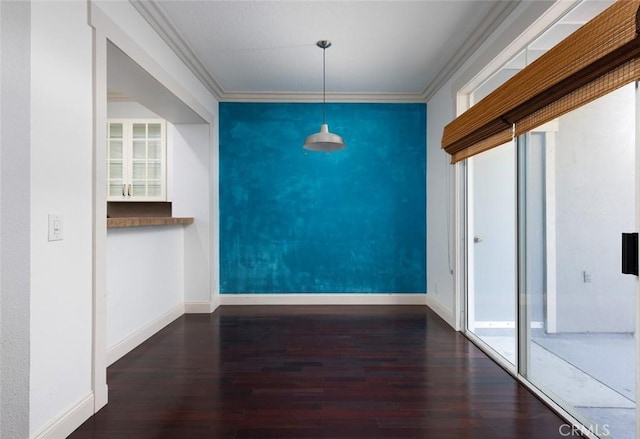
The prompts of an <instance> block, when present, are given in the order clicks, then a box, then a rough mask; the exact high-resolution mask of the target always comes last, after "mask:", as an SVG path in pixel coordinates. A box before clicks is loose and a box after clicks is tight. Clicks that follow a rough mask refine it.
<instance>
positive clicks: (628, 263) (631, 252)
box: [622, 233, 638, 276]
mask: <svg viewBox="0 0 640 439" xmlns="http://www.w3.org/2000/svg"><path fill="white" fill-rule="evenodd" d="M622 273H623V274H634V275H636V276H637V275H638V234H637V233H623V234H622Z"/></svg>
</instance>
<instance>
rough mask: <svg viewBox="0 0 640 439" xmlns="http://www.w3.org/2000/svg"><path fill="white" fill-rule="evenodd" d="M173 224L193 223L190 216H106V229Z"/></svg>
mask: <svg viewBox="0 0 640 439" xmlns="http://www.w3.org/2000/svg"><path fill="white" fill-rule="evenodd" d="M174 224H193V218H190V217H183V218H177V217H162V216H158V217H151V216H149V217H131V218H107V229H116V228H121V227H145V226H170V225H174Z"/></svg>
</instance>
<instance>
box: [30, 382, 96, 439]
mask: <svg viewBox="0 0 640 439" xmlns="http://www.w3.org/2000/svg"><path fill="white" fill-rule="evenodd" d="M91 416H93V392H91V393H89V394H88V395H87V396H85V397H84V398H82V400H80V402H78V403H77V404H76V405H74V406H73V407H71V408H70V409H69V410H67V411H66V412H65V413H63V414H62V415H61V416H59V417H58V418H56V419H54V420H53V421H51V422H50V423H49V424H48V425H47V426H46V427H45V428H43V429H42V430H41V431H40V432H39V433H38V434H37V435H35V436H34V439H65V438H66V437H68V436H69V435H70V434H71V433H73V432H74V430H75V429H77V428H78V427H80V426H81V425H82V424H83V423H84V421H86V420H87V419H89V418H90V417H91Z"/></svg>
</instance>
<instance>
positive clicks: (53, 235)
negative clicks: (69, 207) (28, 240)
mask: <svg viewBox="0 0 640 439" xmlns="http://www.w3.org/2000/svg"><path fill="white" fill-rule="evenodd" d="M62 231H63V220H62V215H52V214H49V241H62V238H63V234H62Z"/></svg>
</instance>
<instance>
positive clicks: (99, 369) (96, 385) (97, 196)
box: [90, 8, 109, 413]
mask: <svg viewBox="0 0 640 439" xmlns="http://www.w3.org/2000/svg"><path fill="white" fill-rule="evenodd" d="M90 11H91V12H93V9H91V8H90ZM106 93H107V37H106V35H105V34H104V33H103V32H102V30H101V29H98V28H96V27H94V28H93V111H94V113H93V159H92V162H93V163H92V166H93V187H92V188H91V190H92V193H93V206H92V207H93V218H92V223H93V230H92V232H93V247H92V251H93V258H92V259H93V265H92V274H93V276H92V277H93V279H92V300H93V304H92V322H93V323H92V343H91V350H92V358H91V360H92V364H91V389H92V390H93V397H94V398H93V401H94V407H93V411H94V413H95V412H97V411H98V410H100V409H101V408H102V407H104V406H105V405H106V404H107V402H108V399H109V391H108V386H107V269H106V267H107V250H106V249H107V193H106V191H105V190H104V188H105V187H106V185H107V140H106V139H107V127H106V123H104V122H105V121H106V120H107V100H106Z"/></svg>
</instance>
